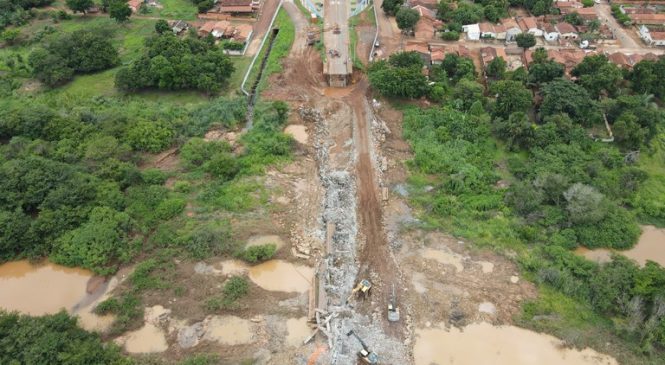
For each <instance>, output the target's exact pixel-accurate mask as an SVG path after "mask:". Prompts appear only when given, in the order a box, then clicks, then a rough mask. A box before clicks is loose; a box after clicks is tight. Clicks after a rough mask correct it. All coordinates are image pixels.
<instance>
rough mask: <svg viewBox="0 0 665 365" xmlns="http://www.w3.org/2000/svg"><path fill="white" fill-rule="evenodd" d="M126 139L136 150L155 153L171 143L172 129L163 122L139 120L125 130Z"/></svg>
mask: <svg viewBox="0 0 665 365" xmlns="http://www.w3.org/2000/svg"><path fill="white" fill-rule="evenodd" d="M126 140H127V142H128V143H129V144H130V145H131V146H132V147H133V148H134V149H136V150H139V151H146V152H152V153H157V152H160V151H161V150H163V149H165V148H166V147H168V146H170V145H171V142H172V141H173V131H172V130H171V128H169V127H168V126H167V125H166V124H165V123H161V122H149V121H147V120H139V121H138V122H137V123H136V124H134V126H132V127H130V128H129V129H128V130H127V136H126Z"/></svg>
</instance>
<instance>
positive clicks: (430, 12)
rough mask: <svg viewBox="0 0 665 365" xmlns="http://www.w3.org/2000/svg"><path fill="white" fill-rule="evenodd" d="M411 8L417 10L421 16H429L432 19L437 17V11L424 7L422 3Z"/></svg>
mask: <svg viewBox="0 0 665 365" xmlns="http://www.w3.org/2000/svg"><path fill="white" fill-rule="evenodd" d="M411 9H413V10H415V11H417V12H418V15H420V17H421V18H429V19H432V20H434V19H436V12H435V11H434V10H431V9H429V8H427V7H424V6H422V5H416V6H414V7H412V8H411Z"/></svg>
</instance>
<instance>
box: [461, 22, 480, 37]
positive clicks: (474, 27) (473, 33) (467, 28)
mask: <svg viewBox="0 0 665 365" xmlns="http://www.w3.org/2000/svg"><path fill="white" fill-rule="evenodd" d="M462 30H464V33H466V38H467V39H468V40H470V41H478V40H480V26H479V25H478V23H475V24H467V25H463V26H462Z"/></svg>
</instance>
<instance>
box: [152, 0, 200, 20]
mask: <svg viewBox="0 0 665 365" xmlns="http://www.w3.org/2000/svg"><path fill="white" fill-rule="evenodd" d="M159 3H160V4H161V5H162V8H161V9H160V8H156V7H149V9H150V12H149V13H148V16H151V17H159V18H164V19H169V20H196V15H197V14H198V10H197V8H196V6H194V3H193V2H191V1H189V0H159Z"/></svg>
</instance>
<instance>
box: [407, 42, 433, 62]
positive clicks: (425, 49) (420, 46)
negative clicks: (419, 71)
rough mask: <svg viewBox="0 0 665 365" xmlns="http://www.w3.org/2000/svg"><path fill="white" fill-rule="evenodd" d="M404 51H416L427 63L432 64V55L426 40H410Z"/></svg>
mask: <svg viewBox="0 0 665 365" xmlns="http://www.w3.org/2000/svg"><path fill="white" fill-rule="evenodd" d="M404 52H416V53H418V55H419V56H420V58H421V59H422V60H423V63H424V64H425V65H430V64H432V56H431V54H430V51H429V46H428V45H427V43H424V42H410V43H407V44H406V47H404Z"/></svg>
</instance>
